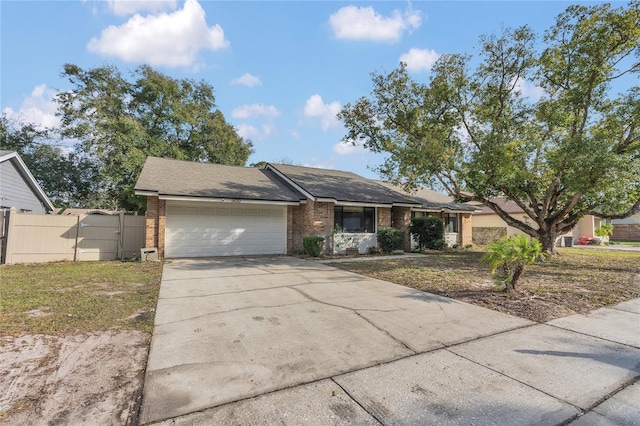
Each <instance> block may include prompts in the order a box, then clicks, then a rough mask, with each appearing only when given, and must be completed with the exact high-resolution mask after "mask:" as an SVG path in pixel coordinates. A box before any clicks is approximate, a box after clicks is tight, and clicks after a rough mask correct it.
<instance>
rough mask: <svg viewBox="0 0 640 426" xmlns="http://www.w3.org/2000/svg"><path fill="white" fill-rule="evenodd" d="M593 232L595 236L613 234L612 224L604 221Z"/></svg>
mask: <svg viewBox="0 0 640 426" xmlns="http://www.w3.org/2000/svg"><path fill="white" fill-rule="evenodd" d="M594 233H595V234H596V236H597V237H608V236H611V235H613V225H612V224H610V223H608V222H604V223H602V225H600V226H599V227H598V228H596V229H595V231H594Z"/></svg>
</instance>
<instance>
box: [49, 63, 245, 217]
mask: <svg viewBox="0 0 640 426" xmlns="http://www.w3.org/2000/svg"><path fill="white" fill-rule="evenodd" d="M62 76H63V77H65V78H67V79H68V81H69V82H70V83H71V85H72V89H71V90H69V91H65V92H60V93H59V94H58V95H57V99H56V100H57V102H58V106H59V110H58V115H59V116H60V118H61V129H60V133H61V136H62V137H63V138H71V139H75V140H78V141H79V142H78V146H77V153H78V155H83V156H86V157H87V158H89V159H90V160H91V161H92V163H93V165H94V166H95V169H96V170H97V176H96V195H97V197H96V199H95V200H94V204H99V206H100V207H108V208H122V209H126V210H144V200H143V199H142V198H141V197H137V196H135V195H134V190H133V187H134V185H135V182H136V179H137V178H138V175H139V174H140V171H141V170H142V166H143V164H144V161H145V159H146V158H147V156H157V157H167V158H174V159H179V160H191V161H200V162H209V163H219V164H228V165H238V166H243V165H244V164H245V163H246V161H247V159H248V157H249V155H250V154H251V153H252V143H251V141H248V140H243V138H241V137H240V136H239V135H238V134H237V133H236V131H235V129H234V128H233V126H231V125H230V124H229V123H227V122H226V120H225V118H224V116H223V115H222V113H221V112H220V111H219V110H217V109H216V104H215V97H214V94H213V87H212V86H211V85H210V84H208V83H206V82H204V81H199V82H196V81H193V80H189V79H173V78H171V77H168V76H166V75H164V74H161V73H160V72H158V71H156V70H154V69H152V68H151V67H149V66H146V65H145V66H141V67H139V68H137V69H135V70H134V71H133V72H132V73H131V78H130V79H127V78H125V77H124V76H123V75H122V74H121V73H120V71H119V70H118V69H117V68H115V67H113V66H103V67H99V68H94V69H89V70H84V69H82V68H80V67H78V66H76V65H73V64H66V65H64V71H63V73H62ZM94 207H98V206H94Z"/></svg>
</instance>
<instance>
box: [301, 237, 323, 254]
mask: <svg viewBox="0 0 640 426" xmlns="http://www.w3.org/2000/svg"><path fill="white" fill-rule="evenodd" d="M302 247H303V248H304V252H305V253H307V254H308V255H309V256H313V257H318V256H320V252H321V251H322V247H324V238H323V237H316V236H312V237H302Z"/></svg>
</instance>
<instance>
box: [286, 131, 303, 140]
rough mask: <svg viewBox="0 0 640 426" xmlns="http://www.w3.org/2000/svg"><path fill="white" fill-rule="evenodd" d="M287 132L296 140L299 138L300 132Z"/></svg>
mask: <svg viewBox="0 0 640 426" xmlns="http://www.w3.org/2000/svg"><path fill="white" fill-rule="evenodd" d="M288 133H289V134H290V135H291V136H293V138H294V139H296V140H300V133H298V132H297V131H296V130H293V129H291V130H289V131H288Z"/></svg>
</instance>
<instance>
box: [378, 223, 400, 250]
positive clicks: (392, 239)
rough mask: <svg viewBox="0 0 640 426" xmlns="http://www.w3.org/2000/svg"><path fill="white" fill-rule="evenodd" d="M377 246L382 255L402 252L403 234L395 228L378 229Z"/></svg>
mask: <svg viewBox="0 0 640 426" xmlns="http://www.w3.org/2000/svg"><path fill="white" fill-rule="evenodd" d="M377 235H378V244H379V245H380V249H381V250H382V252H383V253H391V252H393V251H394V250H402V246H403V245H404V232H403V231H402V230H401V229H397V228H378V233H377Z"/></svg>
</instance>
